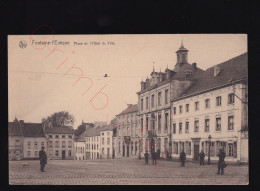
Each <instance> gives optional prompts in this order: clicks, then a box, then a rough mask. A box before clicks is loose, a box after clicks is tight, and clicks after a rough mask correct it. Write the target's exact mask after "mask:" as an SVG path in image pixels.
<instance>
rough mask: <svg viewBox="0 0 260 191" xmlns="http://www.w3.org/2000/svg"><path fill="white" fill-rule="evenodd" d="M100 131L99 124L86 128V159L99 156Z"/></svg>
mask: <svg viewBox="0 0 260 191" xmlns="http://www.w3.org/2000/svg"><path fill="white" fill-rule="evenodd" d="M100 131H101V128H100V127H99V126H98V127H93V128H89V129H87V130H86V134H85V140H86V159H99V158H100V142H101V141H100Z"/></svg>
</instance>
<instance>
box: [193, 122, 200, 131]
mask: <svg viewBox="0 0 260 191" xmlns="http://www.w3.org/2000/svg"><path fill="white" fill-rule="evenodd" d="M194 132H199V120H195V121H194Z"/></svg>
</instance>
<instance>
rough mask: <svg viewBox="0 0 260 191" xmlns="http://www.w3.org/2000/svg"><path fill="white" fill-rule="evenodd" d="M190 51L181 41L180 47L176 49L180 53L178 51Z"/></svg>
mask: <svg viewBox="0 0 260 191" xmlns="http://www.w3.org/2000/svg"><path fill="white" fill-rule="evenodd" d="M188 51H189V50H188V49H186V48H184V46H183V43H181V46H180V48H179V49H178V50H177V51H176V53H178V52H188Z"/></svg>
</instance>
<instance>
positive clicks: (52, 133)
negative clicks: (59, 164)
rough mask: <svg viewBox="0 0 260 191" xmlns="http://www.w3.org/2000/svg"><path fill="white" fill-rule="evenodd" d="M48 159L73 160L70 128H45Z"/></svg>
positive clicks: (73, 151)
mask: <svg viewBox="0 0 260 191" xmlns="http://www.w3.org/2000/svg"><path fill="white" fill-rule="evenodd" d="M44 131H45V136H46V141H47V152H46V153H47V156H48V158H49V159H74V155H75V150H74V130H73V129H72V128H70V127H45V129H44Z"/></svg>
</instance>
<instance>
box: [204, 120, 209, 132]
mask: <svg viewBox="0 0 260 191" xmlns="http://www.w3.org/2000/svg"><path fill="white" fill-rule="evenodd" d="M205 132H209V119H205Z"/></svg>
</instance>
